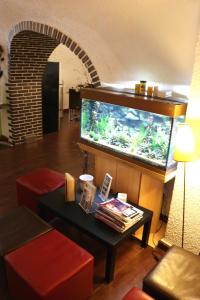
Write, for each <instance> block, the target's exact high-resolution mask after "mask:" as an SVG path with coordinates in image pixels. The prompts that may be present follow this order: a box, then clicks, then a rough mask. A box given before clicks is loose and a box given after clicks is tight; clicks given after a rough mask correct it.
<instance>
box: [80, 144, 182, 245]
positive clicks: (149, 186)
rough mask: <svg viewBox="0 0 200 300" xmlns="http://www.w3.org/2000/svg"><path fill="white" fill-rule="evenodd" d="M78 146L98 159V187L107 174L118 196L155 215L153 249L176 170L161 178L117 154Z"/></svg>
mask: <svg viewBox="0 0 200 300" xmlns="http://www.w3.org/2000/svg"><path fill="white" fill-rule="evenodd" d="M78 145H79V147H80V149H81V150H82V151H83V152H86V153H90V154H92V155H94V157H95V168H94V176H95V184H96V185H97V186H101V184H102V182H103V179H104V176H105V173H109V174H110V175H111V176H112V177H113V180H112V186H111V188H112V191H113V192H114V193H117V192H121V193H127V196H128V199H129V200H130V201H132V202H133V203H136V204H138V205H140V206H143V207H145V208H147V209H149V210H151V211H153V218H152V224H151V230H150V240H149V244H150V245H153V244H152V236H153V234H154V233H155V232H156V230H157V227H158V223H159V218H160V213H161V207H162V202H163V190H164V184H165V183H166V182H168V181H169V180H171V179H172V178H173V177H174V176H175V174H176V169H171V170H170V172H168V173H166V174H164V172H163V173H162V172H161V173H160V174H159V173H158V172H156V171H155V170H154V169H153V168H152V169H150V168H149V167H145V165H144V164H143V165H138V164H136V163H134V162H130V161H128V160H126V159H123V158H122V157H120V156H119V155H117V153H116V155H114V154H111V153H108V152H109V151H104V150H99V149H97V148H95V147H91V146H89V145H87V144H86V143H83V142H79V143H78ZM138 234H139V235H140V233H138Z"/></svg>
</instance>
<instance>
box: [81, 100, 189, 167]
mask: <svg viewBox="0 0 200 300" xmlns="http://www.w3.org/2000/svg"><path fill="white" fill-rule="evenodd" d="M183 121H184V116H176V117H172V116H166V115H161V114H158V113H153V112H148V111H143V110H140V109H135V108H131V107H126V106H121V105H116V104H110V103H106V102H101V101H95V100H91V99H82V108H81V129H80V130H81V138H82V139H83V140H85V141H87V142H89V143H92V144H93V145H96V146H100V147H101V148H102V147H104V148H105V149H106V148H107V149H110V150H112V151H115V152H118V153H120V154H123V155H125V156H128V157H129V158H130V157H132V158H134V159H137V160H140V161H142V162H145V163H148V164H150V165H153V166H156V167H160V168H162V169H167V168H169V167H170V166H172V165H173V164H174V163H175V162H174V161H173V149H174V140H175V132H176V127H177V125H178V124H179V123H180V122H183Z"/></svg>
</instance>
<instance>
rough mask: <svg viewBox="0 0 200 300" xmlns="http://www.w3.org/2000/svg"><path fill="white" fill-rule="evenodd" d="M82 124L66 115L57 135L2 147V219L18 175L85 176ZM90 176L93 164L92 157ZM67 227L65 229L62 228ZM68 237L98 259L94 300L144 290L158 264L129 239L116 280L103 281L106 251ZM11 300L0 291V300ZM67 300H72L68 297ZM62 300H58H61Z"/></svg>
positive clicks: (119, 259)
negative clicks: (42, 172) (39, 170)
mask: <svg viewBox="0 0 200 300" xmlns="http://www.w3.org/2000/svg"><path fill="white" fill-rule="evenodd" d="M78 136H79V122H78V121H72V122H68V119H67V115H65V116H64V117H63V119H62V121H61V128H60V130H59V132H58V133H53V134H48V135H46V136H45V137H44V138H43V139H41V140H39V141H36V142H34V143H29V144H28V143H27V144H23V145H19V146H16V147H13V148H4V147H2V148H0V191H1V194H0V195H1V196H0V216H1V215H3V214H4V213H5V212H8V211H10V210H11V209H12V208H13V207H15V206H17V202H16V191H15V180H16V178H17V177H18V176H21V175H24V174H26V173H27V172H29V171H31V170H33V169H36V168H38V167H44V166H45V167H48V168H51V169H54V170H57V171H60V172H62V173H64V172H69V173H71V174H73V175H74V176H76V177H78V176H79V175H80V174H81V173H82V167H83V154H82V153H81V151H80V150H79V148H78V147H77V144H76V143H77V140H78ZM89 169H90V173H92V172H93V161H92V158H90V168H89ZM63 228H64V227H63ZM63 230H64V232H65V233H66V234H68V235H69V236H70V238H73V239H74V240H75V241H77V242H78V243H79V244H80V245H82V246H83V247H85V248H86V249H87V250H89V251H90V252H91V253H92V254H93V255H94V257H95V270H94V290H93V295H92V297H91V299H92V300H96V299H99V300H118V299H121V298H122V297H123V296H124V295H125V294H126V292H127V291H128V290H129V289H130V288H132V287H133V286H136V287H142V280H143V278H144V276H145V275H146V274H147V272H148V271H149V270H150V269H152V267H153V266H154V265H155V264H156V260H155V259H154V257H153V255H152V253H153V251H154V250H153V249H152V248H151V247H147V248H145V249H143V248H141V247H140V244H139V242H138V241H133V240H127V241H126V242H125V243H124V244H122V246H120V248H119V249H118V255H117V262H116V269H115V279H114V281H113V282H112V283H110V284H106V283H105V282H104V264H105V249H104V248H103V247H102V246H101V245H99V244H97V243H94V242H93V241H92V240H90V239H89V238H87V237H84V236H83V235H81V236H80V235H79V232H77V231H75V230H74V229H72V228H64V229H63ZM6 299H8V298H7V296H6V292H5V291H2V290H0V300H6ZM66 299H69V300H70V298H69V297H67V298H66ZM58 300H59V299H58Z"/></svg>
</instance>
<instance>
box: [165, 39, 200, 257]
mask: <svg viewBox="0 0 200 300" xmlns="http://www.w3.org/2000/svg"><path fill="white" fill-rule="evenodd" d="M187 121H188V122H189V123H190V125H191V127H192V129H193V133H194V138H195V142H196V160H195V161H193V162H188V163H187V164H186V205H185V230H184V231H185V233H184V248H185V249H188V250H190V251H192V252H194V253H196V254H199V252H200V173H199V172H200V34H199V37H198V41H197V44H196V51H195V62H194V68H193V76H192V83H191V95H190V100H189V105H188V110H187ZM186 142H187V141H186ZM183 180H184V179H183V163H179V164H178V169H177V176H176V179H175V185H174V191H173V196H172V201H171V206H170V213H169V221H168V224H167V230H166V234H165V239H166V240H167V241H169V242H170V243H172V244H175V245H178V246H180V245H181V235H182V221H183V217H182V214H183Z"/></svg>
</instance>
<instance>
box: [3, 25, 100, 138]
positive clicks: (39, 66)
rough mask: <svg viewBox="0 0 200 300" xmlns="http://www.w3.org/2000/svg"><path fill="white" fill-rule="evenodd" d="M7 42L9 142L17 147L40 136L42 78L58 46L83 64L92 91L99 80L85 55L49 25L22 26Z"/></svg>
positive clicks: (69, 39) (78, 47) (79, 48)
mask: <svg viewBox="0 0 200 300" xmlns="http://www.w3.org/2000/svg"><path fill="white" fill-rule="evenodd" d="M9 41H10V42H9V46H10V47H9V48H10V55H9V70H8V100H9V114H10V117H9V121H10V122H9V127H10V130H9V131H10V134H9V140H10V142H11V143H12V144H20V143H24V141H25V139H26V138H27V137H29V136H36V137H40V136H42V135H43V132H42V95H41V94H42V93H41V89H42V77H43V73H44V69H45V67H46V64H47V60H48V57H49V55H50V54H51V53H52V51H53V50H54V49H55V48H56V47H57V46H58V45H59V44H60V43H62V44H64V45H66V47H67V48H68V49H69V50H70V51H72V52H73V53H74V55H76V56H77V57H78V58H79V59H80V60H81V61H82V63H83V64H84V67H85V68H86V70H87V72H88V74H89V76H90V78H91V82H92V84H93V85H94V86H95V87H97V86H100V79H99V76H98V74H97V71H96V69H95V67H94V65H93V63H92V61H91V60H90V58H89V56H88V55H87V54H86V52H85V51H84V50H83V49H82V48H81V47H80V46H79V45H78V44H77V43H76V42H75V41H73V40H72V39H71V38H70V37H68V36H67V35H65V34H64V33H62V32H60V31H58V30H57V29H55V28H52V27H50V26H48V25H44V24H40V23H35V22H32V21H26V22H21V23H19V24H18V25H16V26H15V27H14V28H13V30H12V31H11V32H10V36H9Z"/></svg>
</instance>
